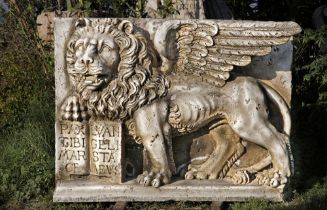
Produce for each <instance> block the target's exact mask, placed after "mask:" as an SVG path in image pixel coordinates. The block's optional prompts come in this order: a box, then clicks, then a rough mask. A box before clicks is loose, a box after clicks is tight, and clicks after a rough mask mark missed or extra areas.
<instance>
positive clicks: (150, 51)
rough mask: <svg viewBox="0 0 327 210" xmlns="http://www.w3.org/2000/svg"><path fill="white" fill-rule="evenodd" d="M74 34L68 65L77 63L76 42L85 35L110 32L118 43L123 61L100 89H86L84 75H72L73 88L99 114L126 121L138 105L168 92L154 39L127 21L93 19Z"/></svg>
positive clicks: (68, 52)
mask: <svg viewBox="0 0 327 210" xmlns="http://www.w3.org/2000/svg"><path fill="white" fill-rule="evenodd" d="M84 21H85V22H84V23H85V25H83V27H81V28H78V29H76V30H75V32H74V33H73V35H72V37H71V39H70V41H69V43H68V48H67V53H66V61H67V68H73V66H74V62H75V49H74V48H75V43H76V41H77V40H79V39H80V38H82V37H84V36H85V35H88V34H89V35H90V36H93V37H96V36H94V34H95V35H96V34H110V35H111V36H112V37H113V38H114V40H115V42H116V44H117V45H118V46H119V54H120V63H119V66H118V72H117V75H114V77H115V78H114V79H112V81H110V82H109V84H108V85H107V86H106V87H105V88H104V89H103V90H101V91H92V92H89V91H86V90H85V87H84V85H83V81H84V80H83V75H74V76H72V75H70V79H71V82H72V86H73V89H74V91H75V92H76V93H77V94H79V95H80V96H81V98H82V100H83V101H84V103H85V104H86V105H87V108H88V110H89V112H91V114H92V115H95V116H97V117H107V118H109V119H111V120H116V119H120V120H125V119H127V118H129V117H130V116H131V115H132V114H133V112H134V111H135V110H137V109H138V108H140V107H142V106H144V105H146V104H150V103H151V102H153V101H154V100H156V99H159V98H161V97H163V96H165V95H166V94H167V91H168V88H169V82H168V80H167V79H166V78H165V76H164V75H162V74H161V73H160V72H159V71H153V68H154V66H156V65H157V55H156V52H155V50H154V48H153V45H152V44H151V42H148V40H147V38H146V37H145V35H144V34H143V33H141V31H139V29H135V28H134V26H133V24H132V23H131V22H129V21H127V20H123V21H119V20H117V19H104V20H103V19H102V20H94V21H90V20H87V19H85V20H84Z"/></svg>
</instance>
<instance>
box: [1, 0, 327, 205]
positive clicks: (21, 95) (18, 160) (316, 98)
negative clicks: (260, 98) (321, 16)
mask: <svg viewBox="0 0 327 210" xmlns="http://www.w3.org/2000/svg"><path fill="white" fill-rule="evenodd" d="M164 2H165V4H164V5H163V6H162V7H160V11H159V14H161V15H162V16H163V17H165V16H167V15H168V14H170V13H173V12H176V11H174V9H173V7H172V3H171V1H169V0H165V1H164ZM226 2H227V4H228V5H229V6H230V8H231V9H232V10H233V14H234V15H235V19H253V20H275V21H285V20H293V21H296V22H298V23H299V24H300V25H301V26H302V27H303V33H302V34H301V35H299V36H297V37H296V38H295V41H294V44H295V53H294V64H293V101H292V107H293V108H292V115H293V116H292V119H293V130H292V133H293V134H292V139H291V140H292V145H293V151H294V153H295V154H294V156H295V161H296V174H295V177H294V178H293V182H292V185H293V189H294V190H295V191H296V192H295V196H294V198H293V199H291V200H290V201H289V202H287V203H284V204H270V203H268V202H266V201H256V200H253V201H250V202H247V203H245V204H240V203H238V204H234V205H230V206H229V207H228V208H231V209H327V191H326V189H327V179H326V178H324V177H326V176H327V164H326V162H327V155H325V152H326V151H327V143H326V142H327V141H326V140H327V134H326V129H327V54H321V53H320V50H319V49H320V47H321V45H323V44H324V43H325V41H326V38H327V28H322V29H321V30H318V31H316V30H313V29H312V28H311V16H312V13H313V11H314V9H315V8H317V7H318V6H320V5H322V4H323V3H324V2H323V1H322V0H312V1H307V0H280V1H278V2H277V1H274V0H258V2H259V4H258V7H257V11H256V12H254V11H253V9H251V8H250V7H249V4H250V3H253V0H226ZM8 3H9V6H10V8H11V9H10V11H9V13H6V14H4V13H3V11H0V17H3V18H4V19H5V22H0V152H1V153H0V209H2V208H5V209H6V208H26V209H35V208H41V209H47V208H56V209H57V208H58V209H71V208H73V209H74V208H77V209H80V208H82V209H104V208H111V207H112V206H111V205H110V204H85V205H82V204H65V205H60V204H53V203H51V202H50V201H51V193H52V190H53V188H54V110H55V109H54V60H53V49H52V47H51V46H48V45H45V44H44V43H42V42H41V41H40V40H39V39H38V37H37V34H36V27H37V26H36V21H35V20H36V15H37V14H39V13H40V12H41V11H54V10H58V9H60V10H70V11H80V12H82V13H83V14H85V15H86V16H87V15H88V14H89V13H90V11H92V10H98V11H104V12H105V13H106V15H107V16H110V17H128V16H132V17H146V13H145V11H144V5H145V3H146V0H110V1H107V0H19V1H18V0H16V1H15V0H9V1H8ZM194 206H197V207H198V208H203V209H205V208H207V207H208V204H207V203H192V202H187V203H181V202H179V203H177V204H176V203H174V202H173V203H171V202H170V203H169V202H168V203H162V204H156V203H149V204H147V205H146V207H145V208H147V207H148V208H152V209H157V208H164V209H170V208H175V209H181V208H191V207H194ZM143 207H144V204H142V203H134V204H131V206H129V208H130V209H142V208H143Z"/></svg>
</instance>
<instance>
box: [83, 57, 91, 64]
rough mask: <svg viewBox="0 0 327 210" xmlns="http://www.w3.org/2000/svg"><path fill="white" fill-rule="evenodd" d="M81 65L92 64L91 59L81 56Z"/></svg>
mask: <svg viewBox="0 0 327 210" xmlns="http://www.w3.org/2000/svg"><path fill="white" fill-rule="evenodd" d="M81 63H82V64H84V65H89V64H91V63H93V58H91V57H89V56H83V57H82V58H81Z"/></svg>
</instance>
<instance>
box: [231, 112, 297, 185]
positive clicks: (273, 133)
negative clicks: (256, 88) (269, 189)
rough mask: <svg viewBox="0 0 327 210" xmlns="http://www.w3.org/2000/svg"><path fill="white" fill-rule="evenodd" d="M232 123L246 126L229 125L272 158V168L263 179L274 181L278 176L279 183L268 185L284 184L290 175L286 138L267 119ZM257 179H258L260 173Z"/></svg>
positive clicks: (253, 118) (251, 119) (250, 119)
mask: <svg viewBox="0 0 327 210" xmlns="http://www.w3.org/2000/svg"><path fill="white" fill-rule="evenodd" d="M234 122H244V123H245V124H246V126H245V125H244V124H240V123H231V126H232V128H233V129H234V130H235V132H236V133H237V134H239V136H240V137H241V138H243V139H246V140H248V141H250V142H253V143H255V144H258V145H260V146H262V147H264V148H266V149H267V150H268V151H269V153H270V155H271V158H272V166H273V168H272V169H270V170H269V171H266V172H265V175H264V176H265V177H263V178H268V179H269V180H270V181H274V180H275V179H276V177H277V176H278V177H279V181H278V182H279V183H278V184H276V183H275V182H274V183H273V184H272V183H271V182H270V181H269V182H268V185H274V186H275V187H276V186H278V185H282V184H285V183H286V181H287V178H288V177H289V176H290V175H291V172H290V160H289V155H288V149H287V145H286V139H285V138H287V136H285V135H284V134H282V133H280V132H278V131H277V129H276V128H275V127H274V126H273V125H272V124H271V123H270V122H269V121H268V119H266V120H264V119H262V118H259V119H258V118H255V117H253V116H252V118H248V119H238V121H234ZM257 177H260V173H259V176H257ZM259 182H260V181H259ZM266 183H267V182H266Z"/></svg>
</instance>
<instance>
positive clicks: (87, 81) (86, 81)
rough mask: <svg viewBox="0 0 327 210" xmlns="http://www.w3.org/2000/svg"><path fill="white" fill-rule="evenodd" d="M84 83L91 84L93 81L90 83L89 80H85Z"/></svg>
mask: <svg viewBox="0 0 327 210" xmlns="http://www.w3.org/2000/svg"><path fill="white" fill-rule="evenodd" d="M84 83H85V84H87V85H88V84H92V83H93V81H91V80H85V81H84Z"/></svg>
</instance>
